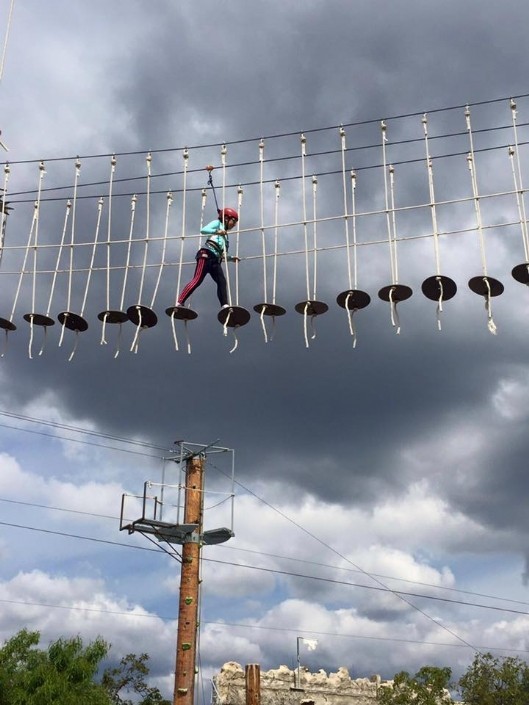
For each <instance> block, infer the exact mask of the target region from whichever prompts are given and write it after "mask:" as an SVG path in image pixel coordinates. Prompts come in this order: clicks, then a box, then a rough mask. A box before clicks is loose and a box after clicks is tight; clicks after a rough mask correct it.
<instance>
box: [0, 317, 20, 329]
mask: <svg viewBox="0 0 529 705" xmlns="http://www.w3.org/2000/svg"><path fill="white" fill-rule="evenodd" d="M0 328H3V329H4V330H16V329H17V327H16V325H15V324H14V323H12V322H11V321H8V320H7V318H0Z"/></svg>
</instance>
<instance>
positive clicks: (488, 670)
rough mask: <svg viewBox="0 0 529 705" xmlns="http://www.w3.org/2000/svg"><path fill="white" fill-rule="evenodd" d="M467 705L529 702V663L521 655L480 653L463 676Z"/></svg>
mask: <svg viewBox="0 0 529 705" xmlns="http://www.w3.org/2000/svg"><path fill="white" fill-rule="evenodd" d="M459 688H460V692H461V697H462V699H463V700H464V702H465V704H466V705H522V704H524V703H529V666H528V665H527V663H525V661H522V660H521V659H519V658H513V657H511V656H509V657H508V658H495V657H493V656H492V654H489V653H487V654H477V655H476V657H475V658H474V661H473V663H472V665H471V666H470V668H469V669H468V670H467V672H466V673H465V674H464V676H462V678H461V679H460V680H459Z"/></svg>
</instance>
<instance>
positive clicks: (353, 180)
mask: <svg viewBox="0 0 529 705" xmlns="http://www.w3.org/2000/svg"><path fill="white" fill-rule="evenodd" d="M351 201H352V205H353V288H355V289H357V288H358V261H357V256H356V244H357V242H356V173H355V171H354V170H353V169H351ZM349 288H351V285H349Z"/></svg>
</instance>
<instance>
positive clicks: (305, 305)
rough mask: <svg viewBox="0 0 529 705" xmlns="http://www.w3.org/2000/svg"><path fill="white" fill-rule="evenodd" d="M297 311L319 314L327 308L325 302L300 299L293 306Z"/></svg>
mask: <svg viewBox="0 0 529 705" xmlns="http://www.w3.org/2000/svg"><path fill="white" fill-rule="evenodd" d="M294 308H295V309H296V311H297V312H298V313H302V314H305V313H306V314H307V316H320V315H321V314H322V313H326V312H327V311H328V310H329V307H328V306H327V304H325V303H323V301H310V300H309V301H300V302H299V304H296V305H295V307H294Z"/></svg>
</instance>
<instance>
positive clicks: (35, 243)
mask: <svg viewBox="0 0 529 705" xmlns="http://www.w3.org/2000/svg"><path fill="white" fill-rule="evenodd" d="M45 173H46V167H45V166H44V162H40V164H39V190H38V194H37V212H36V221H35V236H34V240H33V277H32V290H31V312H32V313H35V298H36V295H37V251H38V247H39V220H40V198H41V193H42V180H43V178H44V174H45ZM31 325H33V319H32V322H31Z"/></svg>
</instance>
